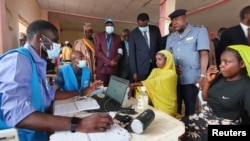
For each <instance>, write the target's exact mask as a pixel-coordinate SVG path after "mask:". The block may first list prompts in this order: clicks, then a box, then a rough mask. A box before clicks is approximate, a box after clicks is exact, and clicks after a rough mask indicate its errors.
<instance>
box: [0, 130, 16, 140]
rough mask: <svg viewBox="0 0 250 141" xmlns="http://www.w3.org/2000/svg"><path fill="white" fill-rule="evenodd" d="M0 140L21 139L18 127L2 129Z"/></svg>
mask: <svg viewBox="0 0 250 141" xmlns="http://www.w3.org/2000/svg"><path fill="white" fill-rule="evenodd" d="M0 141H19V137H18V133H17V129H15V128H10V129H4V130H0Z"/></svg>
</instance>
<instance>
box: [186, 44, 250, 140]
mask: <svg viewBox="0 0 250 141" xmlns="http://www.w3.org/2000/svg"><path fill="white" fill-rule="evenodd" d="M249 54H250V47H249V46H246V45H232V46H229V47H227V48H226V49H225V51H224V52H223V53H222V55H221V64H220V65H219V68H220V70H219V69H218V68H217V67H216V66H214V65H212V66H210V67H209V69H208V70H207V74H206V82H205V85H204V87H203V89H202V97H203V99H204V100H206V101H207V105H204V106H203V109H202V110H201V112H199V113H196V114H194V115H191V116H188V117H184V118H183V119H182V121H183V122H184V123H185V125H186V133H185V135H183V136H182V140H185V141H186V140H191V141H192V140H196V141H198V140H201V141H206V140H207V136H208V133H207V128H208V125H237V124H240V123H241V120H240V119H241V118H243V117H244V116H243V114H242V113H247V116H248V118H249V113H250V95H249V93H250V87H249V86H250V78H249V76H250V57H249Z"/></svg>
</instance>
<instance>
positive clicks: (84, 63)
mask: <svg viewBox="0 0 250 141" xmlns="http://www.w3.org/2000/svg"><path fill="white" fill-rule="evenodd" d="M86 63H87V61H86V60H79V63H78V64H77V66H78V67H79V68H83V67H86Z"/></svg>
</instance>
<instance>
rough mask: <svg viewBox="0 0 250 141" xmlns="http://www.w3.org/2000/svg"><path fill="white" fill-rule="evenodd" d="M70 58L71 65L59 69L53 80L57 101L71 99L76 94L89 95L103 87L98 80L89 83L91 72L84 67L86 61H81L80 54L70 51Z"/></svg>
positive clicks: (81, 56) (81, 55)
mask: <svg viewBox="0 0 250 141" xmlns="http://www.w3.org/2000/svg"><path fill="white" fill-rule="evenodd" d="M70 58H71V63H70V64H67V65H65V66H63V67H61V68H60V70H59V71H58V73H57V75H56V78H55V82H54V84H55V89H56V98H58V99H62V98H67V97H69V96H70V97H73V96H76V95H78V94H80V95H85V94H90V93H91V92H93V91H94V90H96V89H97V88H98V87H99V86H101V85H103V82H102V81H100V80H98V81H95V82H93V83H91V78H90V77H91V71H90V69H89V68H88V67H87V66H86V64H87V61H86V60H84V59H83V58H84V55H83V54H82V52H80V51H72V52H71V55H70ZM83 91H84V93H83ZM58 94H59V95H58Z"/></svg>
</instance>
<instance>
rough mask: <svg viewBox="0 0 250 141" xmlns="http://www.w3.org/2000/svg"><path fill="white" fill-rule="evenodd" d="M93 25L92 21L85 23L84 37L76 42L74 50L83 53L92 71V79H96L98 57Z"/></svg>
mask: <svg viewBox="0 0 250 141" xmlns="http://www.w3.org/2000/svg"><path fill="white" fill-rule="evenodd" d="M93 34H94V31H93V27H92V24H91V23H85V24H84V25H83V38H81V39H78V40H76V41H75V42H74V47H73V48H74V50H79V51H81V52H82V53H83V55H84V59H85V60H86V61H87V64H86V65H87V67H89V68H90V71H91V81H94V80H95V68H96V58H95V47H94V38H93Z"/></svg>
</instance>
